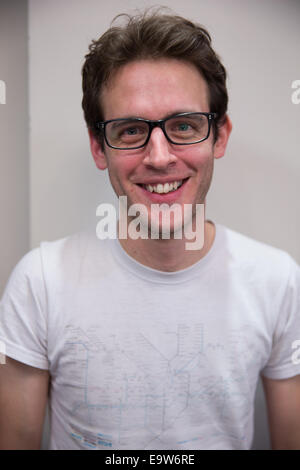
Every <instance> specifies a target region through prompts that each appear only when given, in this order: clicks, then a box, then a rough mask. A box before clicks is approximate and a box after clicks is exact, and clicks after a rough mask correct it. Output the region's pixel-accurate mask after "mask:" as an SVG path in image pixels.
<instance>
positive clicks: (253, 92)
mask: <svg viewBox="0 0 300 470" xmlns="http://www.w3.org/2000/svg"><path fill="white" fill-rule="evenodd" d="M152 4H156V2H152V1H138V0H128V1H127V2H126V4H125V3H124V2H123V1H122V0H110V1H109V2H107V1H106V0H85V1H84V2H83V1H82V0H43V1H40V0H30V16H29V19H30V115H31V136H30V143H31V166H30V169H31V185H30V188H31V198H30V201H31V202H30V207H31V221H30V227H31V246H36V245H37V244H38V243H39V241H40V240H42V239H55V238H58V237H61V236H64V235H65V234H67V233H71V232H73V231H75V230H77V229H78V228H79V227H80V226H81V225H82V224H86V223H89V222H91V223H93V224H95V225H96V217H95V210H96V207H97V205H98V204H99V203H100V202H103V201H107V202H112V201H115V198H114V195H113V193H112V190H111V189H110V186H109V183H108V178H107V175H106V173H103V172H100V171H99V170H97V169H96V167H95V166H94V162H93V161H92V157H91V156H90V151H89V146H88V139H87V133H86V129H85V123H84V120H83V114H82V110H81V75H80V69H81V66H82V63H83V57H84V54H85V53H86V52H87V47H88V44H89V43H90V41H91V39H92V38H96V37H98V36H99V35H101V33H103V32H104V31H105V30H106V29H107V27H108V26H109V23H110V21H111V19H112V18H113V17H114V16H115V15H116V14H118V13H120V12H124V11H131V10H132V9H134V8H135V7H136V6H138V7H139V8H142V7H143V6H144V5H147V6H150V5H152ZM163 4H164V5H166V6H170V7H171V8H172V9H173V11H175V12H177V13H179V14H183V15H185V16H187V17H190V18H191V19H194V20H197V21H199V22H200V23H202V24H204V25H205V26H206V27H207V28H208V29H209V31H210V32H211V34H212V37H213V45H214V47H215V49H216V50H217V51H218V52H219V54H220V55H221V57H222V59H223V61H224V63H225V65H226V67H227V69H228V73H229V81H228V86H229V92H230V104H229V113H230V116H231V118H232V121H233V126H234V127H233V133H232V137H231V142H230V145H229V148H228V151H227V155H226V156H225V157H224V158H223V159H221V160H218V161H217V162H216V165H215V178H214V181H213V184H212V188H211V192H210V193H209V197H208V215H209V216H210V217H211V218H213V219H215V220H217V221H219V222H220V223H224V224H227V225H229V226H231V227H232V228H234V229H237V230H240V231H242V232H244V233H247V234H249V235H250V236H253V237H255V238H257V239H259V240H262V241H265V242H267V243H270V244H272V245H275V246H278V247H280V248H283V249H285V250H287V251H288V252H289V253H290V254H292V255H293V256H294V257H295V258H296V259H297V260H298V261H300V244H299V233H300V219H299V217H298V214H299V209H300V202H299V201H300V198H299V192H298V186H297V184H298V177H299V170H300V155H299V150H298V148H299V145H298V144H299V124H300V105H295V104H293V103H292V101H291V95H292V88H291V84H292V81H293V80H296V79H300V70H299V61H298V60H297V58H298V57H299V43H300V28H299V20H300V3H299V1H298V0H285V1H283V0H226V1H225V0H214V1H212V0H186V1H185V2H182V1H179V0H165V1H164V2H163Z"/></svg>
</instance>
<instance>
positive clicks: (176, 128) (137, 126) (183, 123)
mask: <svg viewBox="0 0 300 470" xmlns="http://www.w3.org/2000/svg"><path fill="white" fill-rule="evenodd" d="M208 129H209V122H208V117H207V116H206V115H204V114H200V113H199V114H191V115H185V116H175V117H172V118H169V119H167V120H166V121H165V131H166V134H167V136H168V137H169V139H170V140H171V141H172V142H173V143H175V144H192V143H195V142H198V141H200V140H204V139H205V138H206V137H207V134H208ZM149 132H150V126H149V124H148V123H147V122H145V121H142V120H141V121H140V120H134V119H124V120H116V121H112V122H109V123H107V126H106V138H107V140H108V142H109V144H110V145H112V146H114V147H119V148H132V147H138V146H142V145H144V143H145V142H146V140H147V138H148V134H149Z"/></svg>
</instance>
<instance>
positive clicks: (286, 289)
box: [261, 255, 300, 379]
mask: <svg viewBox="0 0 300 470" xmlns="http://www.w3.org/2000/svg"><path fill="white" fill-rule="evenodd" d="M287 260H288V262H287V265H286V266H287V267H286V266H284V267H283V268H284V269H283V271H282V272H283V273H284V272H286V273H287V275H286V276H283V277H282V284H283V285H282V286H281V287H282V291H283V295H282V296H281V301H280V303H279V309H278V312H276V314H277V318H276V324H275V329H274V332H273V341H272V351H271V354H270V357H269V360H268V362H267V364H266V365H265V367H264V368H263V369H262V371H261V374H262V375H264V376H265V377H268V378H270V379H286V378H289V377H294V376H296V375H299V374H300V267H299V265H298V264H297V263H296V262H295V261H294V260H293V259H292V258H291V257H290V256H289V255H287ZM284 277H285V279H287V280H285V281H283V279H284Z"/></svg>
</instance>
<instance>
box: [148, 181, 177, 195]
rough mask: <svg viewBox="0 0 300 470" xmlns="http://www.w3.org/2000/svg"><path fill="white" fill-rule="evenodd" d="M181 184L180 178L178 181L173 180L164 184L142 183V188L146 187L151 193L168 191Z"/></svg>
mask: <svg viewBox="0 0 300 470" xmlns="http://www.w3.org/2000/svg"><path fill="white" fill-rule="evenodd" d="M181 185H182V180H179V181H173V183H165V184H161V183H159V184H156V185H151V184H146V185H144V188H146V189H147V191H150V192H151V193H153V192H154V193H159V194H162V193H165V194H166V193H169V192H170V191H175V190H176V189H178V188H179V187H180V186H181Z"/></svg>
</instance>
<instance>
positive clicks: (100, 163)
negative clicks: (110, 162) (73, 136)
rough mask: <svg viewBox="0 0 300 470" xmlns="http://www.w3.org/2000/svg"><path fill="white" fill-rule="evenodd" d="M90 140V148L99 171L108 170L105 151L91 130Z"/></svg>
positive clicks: (89, 131)
mask: <svg viewBox="0 0 300 470" xmlns="http://www.w3.org/2000/svg"><path fill="white" fill-rule="evenodd" d="M88 133H89V139H90V148H91V152H92V155H93V158H94V160H95V163H96V166H97V168H99V170H105V169H106V168H107V159H106V155H105V153H104V151H103V150H102V147H101V144H100V142H99V139H97V137H95V135H94V134H93V132H92V131H91V129H88Z"/></svg>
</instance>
